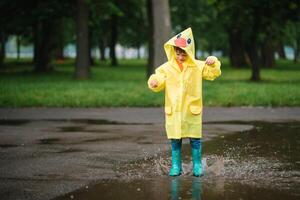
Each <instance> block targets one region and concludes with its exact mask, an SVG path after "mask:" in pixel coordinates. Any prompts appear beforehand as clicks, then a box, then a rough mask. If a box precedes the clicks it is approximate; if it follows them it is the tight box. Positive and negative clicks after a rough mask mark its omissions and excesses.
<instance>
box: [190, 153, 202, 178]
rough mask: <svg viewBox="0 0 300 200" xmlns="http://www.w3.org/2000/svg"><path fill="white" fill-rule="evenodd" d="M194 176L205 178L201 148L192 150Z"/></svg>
mask: <svg viewBox="0 0 300 200" xmlns="http://www.w3.org/2000/svg"><path fill="white" fill-rule="evenodd" d="M192 159H193V175H194V176H203V169H202V154H201V148H199V149H195V148H192Z"/></svg>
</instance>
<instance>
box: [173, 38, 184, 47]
mask: <svg viewBox="0 0 300 200" xmlns="http://www.w3.org/2000/svg"><path fill="white" fill-rule="evenodd" d="M175 45H176V46H178V47H186V39H184V38H177V39H176V40H175Z"/></svg>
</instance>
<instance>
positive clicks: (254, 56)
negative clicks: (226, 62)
mask: <svg viewBox="0 0 300 200" xmlns="http://www.w3.org/2000/svg"><path fill="white" fill-rule="evenodd" d="M250 41H251V43H249V44H248V45H247V53H248V56H249V59H250V62H251V69H252V75H251V80H252V81H259V80H260V68H259V65H260V59H259V54H258V47H257V44H256V40H254V39H251V40H250Z"/></svg>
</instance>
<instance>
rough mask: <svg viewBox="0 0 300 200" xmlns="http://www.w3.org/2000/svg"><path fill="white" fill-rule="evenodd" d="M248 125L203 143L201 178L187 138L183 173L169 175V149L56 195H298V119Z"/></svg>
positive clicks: (164, 197)
mask: <svg viewBox="0 0 300 200" xmlns="http://www.w3.org/2000/svg"><path fill="white" fill-rule="evenodd" d="M250 124H251V125H254V127H255V128H254V129H253V130H251V131H245V132H242V133H238V134H233V135H227V136H225V137H224V136H222V137H221V136H220V137H219V138H216V139H214V140H211V141H208V142H205V143H204V144H203V152H204V158H203V165H204V166H205V176H203V177H201V178H196V177H193V176H192V174H191V171H192V163H191V159H190V146H189V144H188V141H185V144H184V145H183V153H182V155H183V175H182V176H180V177H175V178H172V177H169V176H168V171H169V167H170V164H171V161H170V155H169V152H166V153H163V154H160V155H155V156H152V157H150V156H147V155H146V153H145V158H144V160H139V161H136V162H132V163H126V164H123V165H122V166H116V169H115V171H116V174H117V177H118V178H117V179H111V180H102V181H101V182H100V183H99V184H97V185H94V186H86V187H83V188H81V189H80V190H77V191H74V192H72V193H69V194H66V195H64V196H61V197H59V198H57V199H99V198H101V199H210V200H214V199H228V200H229V199H230V200H232V199H238V200H240V199H245V200H248V199H249V200H252V199H254V198H255V199H270V200H271V199H272V200H279V199H289V200H293V199H299V198H300V123H297V122H293V123H263V122H252V123H250Z"/></svg>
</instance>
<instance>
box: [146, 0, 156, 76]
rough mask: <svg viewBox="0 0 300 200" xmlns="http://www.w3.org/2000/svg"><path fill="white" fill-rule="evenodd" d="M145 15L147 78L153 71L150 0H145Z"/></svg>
mask: <svg viewBox="0 0 300 200" xmlns="http://www.w3.org/2000/svg"><path fill="white" fill-rule="evenodd" d="M147 16H148V24H149V32H148V64H147V74H146V76H147V77H146V78H149V77H150V76H151V74H152V73H153V71H154V68H153V66H154V60H153V54H154V45H153V41H154V30H153V12H152V3H151V0H147Z"/></svg>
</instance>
